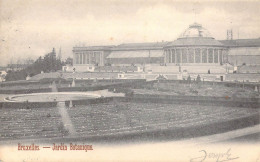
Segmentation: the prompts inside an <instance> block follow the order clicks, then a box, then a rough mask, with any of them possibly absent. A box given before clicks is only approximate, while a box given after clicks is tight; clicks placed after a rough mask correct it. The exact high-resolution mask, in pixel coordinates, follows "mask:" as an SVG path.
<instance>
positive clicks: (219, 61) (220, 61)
mask: <svg viewBox="0 0 260 162" xmlns="http://www.w3.org/2000/svg"><path fill="white" fill-rule="evenodd" d="M220 62H221V61H220V58H219V49H218V63H220Z"/></svg>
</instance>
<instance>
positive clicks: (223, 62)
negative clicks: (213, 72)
mask: <svg viewBox="0 0 260 162" xmlns="http://www.w3.org/2000/svg"><path fill="white" fill-rule="evenodd" d="M223 63H224V49H223V50H222V64H223Z"/></svg>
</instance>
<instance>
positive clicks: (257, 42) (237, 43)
mask: <svg viewBox="0 0 260 162" xmlns="http://www.w3.org/2000/svg"><path fill="white" fill-rule="evenodd" d="M220 42H221V43H222V44H224V45H225V46H229V47H260V38H256V39H235V40H220Z"/></svg>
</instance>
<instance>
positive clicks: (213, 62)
mask: <svg viewBox="0 0 260 162" xmlns="http://www.w3.org/2000/svg"><path fill="white" fill-rule="evenodd" d="M213 63H215V49H214V48H213Z"/></svg>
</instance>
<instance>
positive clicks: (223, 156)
mask: <svg viewBox="0 0 260 162" xmlns="http://www.w3.org/2000/svg"><path fill="white" fill-rule="evenodd" d="M199 152H201V156H199V157H195V158H192V159H190V162H203V161H205V160H206V159H208V160H214V159H215V160H216V162H222V161H230V160H235V159H238V158H239V157H231V153H230V152H231V149H228V150H227V152H225V153H207V151H206V150H200V151H199Z"/></svg>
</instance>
